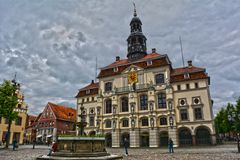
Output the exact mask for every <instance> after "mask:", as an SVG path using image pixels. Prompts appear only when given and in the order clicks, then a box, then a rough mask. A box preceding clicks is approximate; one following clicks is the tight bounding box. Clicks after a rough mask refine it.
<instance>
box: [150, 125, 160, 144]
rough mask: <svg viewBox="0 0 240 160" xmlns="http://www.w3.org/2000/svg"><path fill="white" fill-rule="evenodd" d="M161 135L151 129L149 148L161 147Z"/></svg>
mask: <svg viewBox="0 0 240 160" xmlns="http://www.w3.org/2000/svg"><path fill="white" fill-rule="evenodd" d="M158 144H159V134H158V130H157V129H156V128H154V129H151V128H150V129H149V147H159V145H158Z"/></svg>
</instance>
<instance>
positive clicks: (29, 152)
mask: <svg viewBox="0 0 240 160" xmlns="http://www.w3.org/2000/svg"><path fill="white" fill-rule="evenodd" d="M31 147H32V146H31V145H25V146H20V148H19V149H18V150H17V151H12V150H11V149H8V150H3V149H1V150H0V160H34V158H36V157H37V156H40V155H43V154H48V147H47V146H36V149H32V148H31ZM107 150H108V152H109V153H112V154H118V155H123V159H124V160H173V159H177V160H192V159H193V160H237V159H240V153H237V148H236V145H219V146H206V147H189V148H176V149H175V153H174V154H169V153H168V150H167V148H155V149H150V148H138V149H129V156H125V155H124V149H123V148H117V149H115V148H108V149H107Z"/></svg>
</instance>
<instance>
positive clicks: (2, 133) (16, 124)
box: [0, 80, 28, 144]
mask: <svg viewBox="0 0 240 160" xmlns="http://www.w3.org/2000/svg"><path fill="white" fill-rule="evenodd" d="M12 82H13V83H14V84H15V85H16V87H17V90H16V94H17V97H18V104H17V106H16V108H15V111H16V112H17V113H18V117H17V119H16V120H15V121H13V122H12V125H11V129H10V139H9V143H10V144H12V141H13V139H14V138H15V139H16V140H17V142H18V143H19V144H23V143H24V131H25V125H26V119H27V108H28V107H27V104H26V103H25V101H24V95H23V93H22V92H21V89H20V84H19V83H17V82H16V81H15V80H13V81H12ZM7 126H8V119H6V118H3V117H0V138H1V139H0V141H1V142H5V141H6V135H7Z"/></svg>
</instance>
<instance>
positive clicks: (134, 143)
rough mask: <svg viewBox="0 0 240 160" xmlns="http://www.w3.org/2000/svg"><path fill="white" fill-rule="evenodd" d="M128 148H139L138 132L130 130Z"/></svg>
mask: <svg viewBox="0 0 240 160" xmlns="http://www.w3.org/2000/svg"><path fill="white" fill-rule="evenodd" d="M130 147H131V148H136V147H140V143H139V130H130Z"/></svg>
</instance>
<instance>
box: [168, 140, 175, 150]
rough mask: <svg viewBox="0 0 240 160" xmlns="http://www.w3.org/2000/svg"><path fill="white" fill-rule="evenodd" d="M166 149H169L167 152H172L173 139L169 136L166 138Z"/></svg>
mask: <svg viewBox="0 0 240 160" xmlns="http://www.w3.org/2000/svg"><path fill="white" fill-rule="evenodd" d="M168 149H169V153H174V151H173V141H172V139H171V138H169V140H168Z"/></svg>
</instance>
